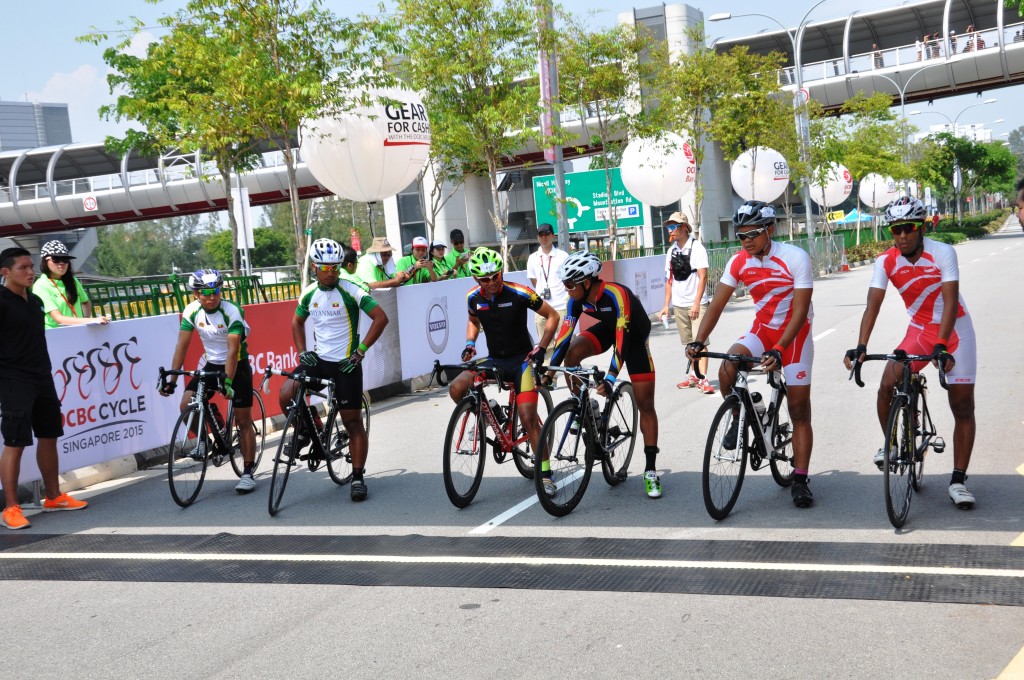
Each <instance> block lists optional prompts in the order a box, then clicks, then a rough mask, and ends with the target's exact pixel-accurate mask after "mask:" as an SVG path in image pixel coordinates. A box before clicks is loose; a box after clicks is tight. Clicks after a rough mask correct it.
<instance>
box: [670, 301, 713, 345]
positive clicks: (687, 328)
mask: <svg viewBox="0 0 1024 680" xmlns="http://www.w3.org/2000/svg"><path fill="white" fill-rule="evenodd" d="M672 310H673V314H674V316H675V317H676V330H677V331H679V341H680V342H682V343H683V347H686V346H687V345H689V344H690V343H691V342H693V329H694V328H700V322H701V321H703V320H704V313H705V312H707V311H708V306H707V305H701V306H700V311H698V312H697V318H696V319H691V318H690V307H689V306H686V307H673V308H672Z"/></svg>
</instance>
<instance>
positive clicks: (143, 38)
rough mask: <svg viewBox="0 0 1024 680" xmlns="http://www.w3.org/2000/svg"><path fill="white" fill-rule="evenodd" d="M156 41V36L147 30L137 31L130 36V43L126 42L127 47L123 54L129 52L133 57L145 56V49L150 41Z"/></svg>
mask: <svg viewBox="0 0 1024 680" xmlns="http://www.w3.org/2000/svg"><path fill="white" fill-rule="evenodd" d="M154 42H156V36H155V35H153V34H152V33H151V32H149V31H139V32H138V33H136V34H135V35H134V36H132V40H131V43H129V44H128V48H127V49H125V54H130V55H131V56H133V57H139V58H140V59H141V58H142V57H144V56H146V49H147V48H148V47H149V44H150V43H154Z"/></svg>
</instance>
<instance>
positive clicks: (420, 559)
mask: <svg viewBox="0 0 1024 680" xmlns="http://www.w3.org/2000/svg"><path fill="white" fill-rule="evenodd" d="M0 560H8V561H11V560H37V561H57V560H111V561H113V560H137V561H140V562H161V561H174V562H214V561H217V562H308V563H333V564H346V563H348V564H365V563H381V562H384V563H393V564H493V565H519V566H526V567H548V566H580V567H630V568H636V567H642V568H656V569H720V570H725V569H743V570H749V571H823V572H830V573H852V574H920V575H928V576H984V577H998V578H1020V579H1024V569H983V568H977V567H911V566H905V565H899V564H891V565H890V564H813V563H810V562H721V561H702V560H648V559H608V558H583V557H524V556H516V557H500V556H492V557H476V556H470V555H306V554H297V555H276V554H260V553H237V554H232V553H133V552H123V553H122V552H110V553H105V552H81V553H50V552H3V553H0Z"/></svg>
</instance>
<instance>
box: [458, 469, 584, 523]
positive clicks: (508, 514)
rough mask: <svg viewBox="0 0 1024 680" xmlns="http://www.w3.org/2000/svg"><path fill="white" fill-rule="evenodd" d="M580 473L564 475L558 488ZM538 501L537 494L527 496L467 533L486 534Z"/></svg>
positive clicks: (580, 473)
mask: <svg viewBox="0 0 1024 680" xmlns="http://www.w3.org/2000/svg"><path fill="white" fill-rule="evenodd" d="M582 474H583V470H580V471H579V472H576V473H575V474H573V475H571V476H569V477H566V478H565V479H563V480H561V481H559V482H558V488H559V489H561V488H562V487H563V486H565V485H566V484H568V483H570V482H574V481H576V480H577V479H579V477H580V475H582ZM539 502H540V501H538V500H537V496H532V497H530V498H527V499H526V500H525V501H523V502H522V503H520V504H518V505H514V506H512V507H511V508H509V509H508V510H506V511H505V512H503V513H501V514H500V515H498V516H497V517H495V518H494V519H491V520H488V521H487V522H484V523H483V524H481V525H480V526H478V527H477V528H476V529H473V530H472V531H470V532H469V533H471V534H486V533H487V532H488V531H490V530H491V529H493V528H494V527H497V526H500V525H502V524H504V523H505V522H507V521H508V520H510V519H512V518H513V517H515V516H516V515H518V514H519V513H521V512H522V511H523V510H526V509H527V508H528V507H530V506H531V505H533V504H535V503H539Z"/></svg>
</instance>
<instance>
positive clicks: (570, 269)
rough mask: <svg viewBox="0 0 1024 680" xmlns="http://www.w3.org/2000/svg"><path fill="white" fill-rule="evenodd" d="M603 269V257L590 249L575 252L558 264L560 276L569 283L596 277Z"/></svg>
mask: <svg viewBox="0 0 1024 680" xmlns="http://www.w3.org/2000/svg"><path fill="white" fill-rule="evenodd" d="M600 271H601V258H599V257H598V256H597V255H595V254H594V253H592V252H590V251H589V250H581V251H578V252H575V253H573V254H572V255H570V256H569V257H567V258H565V260H564V261H563V262H562V264H560V265H559V266H558V278H560V279H561V280H562V281H568V282H569V283H579V282H580V281H585V280H586V279H593V278H596V277H597V275H598V273H600Z"/></svg>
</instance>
